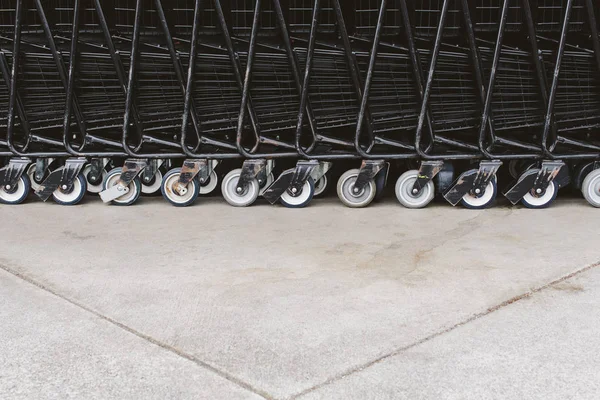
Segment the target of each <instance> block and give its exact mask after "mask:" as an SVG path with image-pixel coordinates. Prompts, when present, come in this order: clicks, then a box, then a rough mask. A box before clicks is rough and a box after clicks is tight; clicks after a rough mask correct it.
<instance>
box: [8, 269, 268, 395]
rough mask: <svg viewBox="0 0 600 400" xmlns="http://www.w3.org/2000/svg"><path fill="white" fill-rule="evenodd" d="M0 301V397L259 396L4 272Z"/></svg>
mask: <svg viewBox="0 0 600 400" xmlns="http://www.w3.org/2000/svg"><path fill="white" fill-rule="evenodd" d="M0 304H1V305H2V306H1V307H0V321H2V322H1V323H0V338H2V339H1V340H0V397H2V399H5V400H13V399H28V400H29V399H102V400H108V399H119V400H121V399H161V400H163V399H216V398H227V399H259V398H262V397H260V396H257V395H254V394H253V393H251V392H249V391H247V390H245V389H243V388H241V387H240V386H239V385H237V384H235V383H232V382H230V381H228V380H226V379H225V378H222V377H220V376H219V375H217V374H215V373H213V372H210V371H209V370H207V369H206V368H203V367H201V366H198V365H196V364H194V363H193V362H192V361H189V360H187V359H185V358H182V357H180V356H178V355H176V354H173V353H172V352H169V351H167V350H165V349H163V348H161V347H159V346H156V345H155V344H152V343H149V342H147V341H145V340H143V339H141V338H139V337H137V336H135V335H134V334H131V333H129V332H127V331H125V330H123V329H121V328H118V327H116V326H115V325H113V324H111V323H109V322H107V321H105V320H103V319H101V318H99V317H97V316H95V315H93V314H91V313H89V312H87V311H84V310H82V309H81V308H79V307H77V306H75V305H73V304H70V303H68V302H66V301H65V300H62V299H60V298H58V297H56V296H54V295H52V294H49V293H48V292H45V291H43V290H40V289H39V288H37V287H35V286H33V285H31V284H29V283H27V282H24V281H23V280H20V279H18V278H16V277H15V276H13V275H11V274H8V273H6V272H5V271H0Z"/></svg>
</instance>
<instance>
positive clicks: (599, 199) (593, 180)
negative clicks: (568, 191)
mask: <svg viewBox="0 0 600 400" xmlns="http://www.w3.org/2000/svg"><path fill="white" fill-rule="evenodd" d="M581 191H582V192H583V197H585V199H586V200H587V201H588V203H590V204H591V205H592V206H594V207H596V208H600V169H595V170H593V171H592V172H590V173H589V174H587V176H586V177H585V179H584V180H583V184H582V185H581Z"/></svg>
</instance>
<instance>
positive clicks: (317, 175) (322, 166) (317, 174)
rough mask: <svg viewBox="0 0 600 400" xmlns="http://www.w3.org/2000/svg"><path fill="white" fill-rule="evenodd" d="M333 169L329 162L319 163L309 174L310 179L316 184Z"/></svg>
mask: <svg viewBox="0 0 600 400" xmlns="http://www.w3.org/2000/svg"><path fill="white" fill-rule="evenodd" d="M331 167H333V163H332V162H329V161H320V162H319V165H317V166H316V167H315V168H314V169H313V170H312V173H311V174H310V177H311V178H313V181H314V182H315V183H317V182H318V181H319V180H320V179H321V178H322V177H324V176H325V174H327V173H328V172H329V170H330V169H331Z"/></svg>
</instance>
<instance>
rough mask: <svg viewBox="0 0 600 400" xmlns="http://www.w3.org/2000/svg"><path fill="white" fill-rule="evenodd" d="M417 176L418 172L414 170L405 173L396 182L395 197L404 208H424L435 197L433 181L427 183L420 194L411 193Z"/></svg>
mask: <svg viewBox="0 0 600 400" xmlns="http://www.w3.org/2000/svg"><path fill="white" fill-rule="evenodd" d="M418 176H419V171H418V170H416V169H414V170H411V171H406V172H405V173H403V174H402V175H400V178H398V180H397V181H396V197H397V198H398V201H399V202H400V204H402V205H403V206H404V207H406V208H423V207H426V206H427V205H428V204H429V203H431V201H432V200H433V198H434V197H435V185H434V184H433V181H429V182H427V184H426V185H425V187H424V188H423V189H421V191H420V192H418V193H413V187H414V184H415V182H416V181H417V177H418Z"/></svg>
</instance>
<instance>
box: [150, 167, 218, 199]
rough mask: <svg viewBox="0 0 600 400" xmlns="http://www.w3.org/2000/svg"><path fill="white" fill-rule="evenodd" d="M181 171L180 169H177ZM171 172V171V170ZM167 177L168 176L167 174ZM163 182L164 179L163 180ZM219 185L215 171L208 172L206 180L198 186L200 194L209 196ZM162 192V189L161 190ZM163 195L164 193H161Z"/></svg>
mask: <svg viewBox="0 0 600 400" xmlns="http://www.w3.org/2000/svg"><path fill="white" fill-rule="evenodd" d="M179 169H181V168H179ZM171 171H172V170H171ZM167 175H168V174H167ZM163 182H164V179H163ZM218 185H219V177H218V176H217V173H216V172H215V170H212V171H210V175H209V176H208V180H207V181H206V182H204V183H202V184H200V194H202V195H205V194H211V193H212V192H214V191H215V189H216V188H217V186H218ZM161 190H162V188H161ZM163 194H164V193H163Z"/></svg>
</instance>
